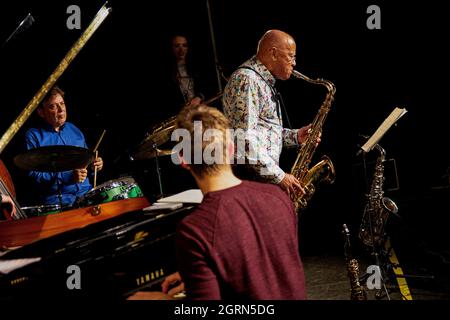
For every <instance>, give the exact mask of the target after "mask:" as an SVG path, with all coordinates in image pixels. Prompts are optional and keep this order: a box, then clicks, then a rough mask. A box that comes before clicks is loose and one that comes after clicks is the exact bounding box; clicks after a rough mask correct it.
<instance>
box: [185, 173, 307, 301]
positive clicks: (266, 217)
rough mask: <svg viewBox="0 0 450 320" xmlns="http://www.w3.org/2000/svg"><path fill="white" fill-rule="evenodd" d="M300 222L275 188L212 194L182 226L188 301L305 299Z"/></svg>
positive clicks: (252, 185) (243, 187) (246, 185)
mask: <svg viewBox="0 0 450 320" xmlns="http://www.w3.org/2000/svg"><path fill="white" fill-rule="evenodd" d="M297 238H298V237H297V217H296V215H295V211H294V208H293V205H292V202H291V200H290V199H289V197H288V196H287V195H286V194H285V193H284V192H283V191H282V190H281V189H280V187H278V186H276V185H272V184H263V183H258V182H250V181H243V182H242V183H241V184H240V185H238V186H235V187H232V188H228V189H225V190H220V191H215V192H209V193H207V194H206V195H205V197H204V199H203V202H202V204H201V205H200V206H199V207H198V208H197V209H196V210H195V211H194V212H193V213H191V214H190V215H189V216H187V217H186V218H185V219H183V221H182V222H181V223H180V225H179V228H178V232H177V239H176V244H177V260H178V264H179V270H180V273H181V276H182V278H183V281H184V282H185V286H186V291H187V296H188V298H189V299H211V300H216V299H225V300H227V299H230V300H236V299H255V300H258V299H259V300H272V299H273V300H277V299H291V300H292V299H306V289H305V278H304V273H303V266H302V262H301V260H300V255H299V252H298V239H297Z"/></svg>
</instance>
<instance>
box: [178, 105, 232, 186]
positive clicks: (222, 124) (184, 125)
mask: <svg viewBox="0 0 450 320" xmlns="http://www.w3.org/2000/svg"><path fill="white" fill-rule="evenodd" d="M195 121H201V124H202V126H201V128H202V132H201V134H202V137H203V134H204V133H205V131H206V130H208V129H216V130H218V132H220V133H221V134H219V135H214V136H213V137H212V139H211V140H209V141H204V140H203V139H202V149H201V150H202V154H203V151H204V150H205V148H206V147H207V146H210V145H211V144H218V145H219V146H218V147H219V148H220V147H222V155H223V158H222V159H220V160H221V163H212V164H207V163H205V162H204V161H203V158H202V162H201V163H200V164H197V163H192V164H190V168H191V170H192V171H193V173H195V174H196V175H198V176H200V177H201V176H203V175H205V174H206V175H209V174H212V173H214V172H217V171H218V170H219V168H220V166H221V165H229V164H228V158H227V157H228V155H227V143H226V141H227V136H228V134H229V132H228V130H229V129H230V123H229V121H228V119H227V118H226V117H225V116H224V115H223V113H222V112H220V111H219V110H217V109H216V108H212V107H209V106H207V105H204V104H200V105H193V106H192V105H191V106H185V107H184V108H183V109H182V110H181V111H180V113H179V114H178V116H177V120H176V127H177V128H179V129H186V130H187V131H188V132H189V136H190V137H191V139H190V145H191V159H194V157H193V154H194V150H195V146H194V143H195V141H194V139H193V137H194V127H195V125H194V123H195ZM197 148H198V146H197Z"/></svg>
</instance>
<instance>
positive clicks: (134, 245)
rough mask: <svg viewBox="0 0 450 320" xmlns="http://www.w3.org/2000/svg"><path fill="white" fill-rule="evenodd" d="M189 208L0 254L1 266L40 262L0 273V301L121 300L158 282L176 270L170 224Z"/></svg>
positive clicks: (134, 216) (123, 219) (137, 213)
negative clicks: (76, 279) (74, 281)
mask: <svg viewBox="0 0 450 320" xmlns="http://www.w3.org/2000/svg"><path fill="white" fill-rule="evenodd" d="M120 201H124V200H120ZM120 201H117V202H120ZM193 208H194V206H192V205H187V206H184V207H182V208H180V209H178V210H174V211H167V210H166V211H153V212H145V211H143V210H134V211H131V212H127V213H123V214H121V215H118V216H116V217H113V218H110V219H106V220H104V221H100V222H97V223H93V224H90V225H87V226H85V227H83V228H78V229H72V230H69V231H66V232H63V233H60V234H57V235H54V236H51V237H48V238H45V239H41V240H39V241H35V242H33V243H30V244H28V245H25V246H23V247H20V248H17V249H13V250H11V251H8V252H6V253H5V254H3V255H2V256H0V261H1V263H3V264H5V263H7V262H9V263H14V262H16V261H19V262H20V261H24V260H20V259H32V258H40V260H39V261H37V262H33V263H31V264H28V265H26V266H23V267H21V268H18V269H16V270H13V271H11V272H9V273H7V274H2V273H0V300H6V301H15V300H17V299H28V298H30V299H34V300H36V299H38V300H39V299H48V298H56V299H61V298H63V299H66V298H70V299H71V298H82V299H84V298H96V299H108V300H109V299H113V300H123V299H125V298H126V297H127V296H128V295H130V294H132V293H133V292H135V291H138V290H141V289H144V288H149V287H151V286H154V285H156V284H159V282H161V281H162V279H163V278H164V277H165V276H166V275H168V274H170V273H173V272H175V271H176V263H175V247H174V234H175V230H176V226H177V224H178V222H180V221H181V220H182V219H183V218H184V217H185V216H186V215H187V214H189V213H190V212H191V211H192V209H193ZM1 263H0V265H1ZM74 266H75V268H78V270H79V273H78V276H79V280H80V281H79V284H80V285H81V286H80V288H79V289H77V288H72V289H71V288H69V287H71V286H70V285H68V282H70V281H71V278H70V277H71V276H73V274H74V272H73V270H74V269H73V268H74ZM158 289H159V288H158Z"/></svg>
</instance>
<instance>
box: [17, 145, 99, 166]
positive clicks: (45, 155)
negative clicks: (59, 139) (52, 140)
mask: <svg viewBox="0 0 450 320" xmlns="http://www.w3.org/2000/svg"><path fill="white" fill-rule="evenodd" d="M94 158H95V153H94V152H93V151H91V150H89V149H86V148H81V147H74V146H45V147H40V148H34V149H30V150H28V151H26V152H24V153H22V154H19V155H17V156H15V157H14V163H15V164H16V165H17V166H18V167H19V168H21V169H24V170H32V171H42V172H60V171H68V170H74V169H82V168H86V167H87V166H88V165H89V164H90V163H91V162H92V161H93V160H94Z"/></svg>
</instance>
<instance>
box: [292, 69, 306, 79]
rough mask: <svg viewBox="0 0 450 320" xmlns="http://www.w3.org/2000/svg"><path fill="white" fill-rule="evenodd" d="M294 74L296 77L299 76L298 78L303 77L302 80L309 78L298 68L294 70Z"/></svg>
mask: <svg viewBox="0 0 450 320" xmlns="http://www.w3.org/2000/svg"><path fill="white" fill-rule="evenodd" d="M292 75H293V76H294V77H295V78H298V79H302V80H306V79H307V77H306V76H305V75H303V74H301V73H300V72H298V71H297V70H292Z"/></svg>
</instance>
